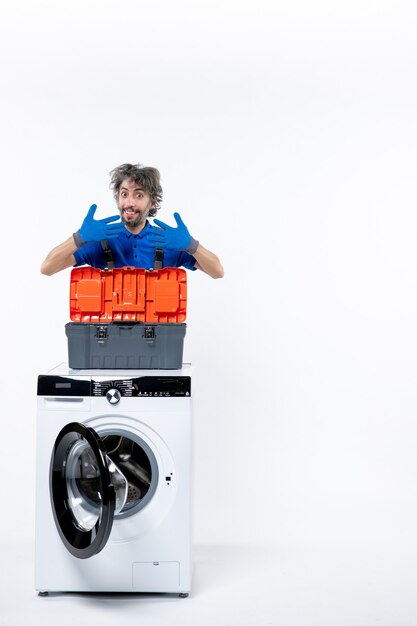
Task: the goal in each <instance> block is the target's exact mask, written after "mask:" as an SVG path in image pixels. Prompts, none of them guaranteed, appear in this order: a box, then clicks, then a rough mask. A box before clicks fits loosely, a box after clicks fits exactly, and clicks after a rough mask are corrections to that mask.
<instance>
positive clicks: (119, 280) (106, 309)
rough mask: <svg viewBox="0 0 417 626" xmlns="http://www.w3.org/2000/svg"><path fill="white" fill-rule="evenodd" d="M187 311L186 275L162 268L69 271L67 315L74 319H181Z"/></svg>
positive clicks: (173, 320)
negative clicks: (68, 307)
mask: <svg viewBox="0 0 417 626" xmlns="http://www.w3.org/2000/svg"><path fill="white" fill-rule="evenodd" d="M186 312H187V274H186V271H185V270H184V269H180V268H175V267H165V268H163V269H158V270H145V269H141V268H134V267H122V268H115V269H112V270H100V269H97V268H93V267H89V266H83V267H76V268H74V269H73V270H72V271H71V281H70V318H71V320H72V321H74V322H88V323H96V322H104V323H107V322H153V323H170V322H172V323H178V322H183V321H184V320H185V318H186Z"/></svg>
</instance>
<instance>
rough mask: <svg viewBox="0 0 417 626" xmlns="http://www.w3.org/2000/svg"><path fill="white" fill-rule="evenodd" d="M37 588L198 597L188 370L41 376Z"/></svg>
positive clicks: (62, 370)
mask: <svg viewBox="0 0 417 626" xmlns="http://www.w3.org/2000/svg"><path fill="white" fill-rule="evenodd" d="M37 402H38V405H37V456H36V459H37V460H36V465H37V476H36V489H37V492H36V536H35V546H36V553H35V587H36V589H37V590H38V591H39V593H40V595H47V594H48V593H49V592H66V591H70V592H83V591H86V592H165V593H175V594H178V595H179V596H183V597H184V596H187V595H188V593H189V591H190V588H191V462H192V460H191V456H192V455H191V417H192V410H191V365H189V364H185V365H183V367H182V369H179V370H172V371H170V370H125V371H121V370H71V369H69V368H68V367H67V366H66V365H65V364H61V365H60V366H58V367H56V368H54V369H53V370H50V371H49V372H48V373H46V374H43V375H40V376H39V377H38V398H37Z"/></svg>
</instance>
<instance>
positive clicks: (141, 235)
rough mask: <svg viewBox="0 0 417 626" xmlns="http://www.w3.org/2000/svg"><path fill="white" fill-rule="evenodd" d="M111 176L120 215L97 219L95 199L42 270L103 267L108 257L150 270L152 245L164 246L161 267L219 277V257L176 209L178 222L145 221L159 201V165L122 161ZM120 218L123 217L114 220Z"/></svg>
mask: <svg viewBox="0 0 417 626" xmlns="http://www.w3.org/2000/svg"><path fill="white" fill-rule="evenodd" d="M110 175H111V183H110V186H111V188H112V189H113V193H114V197H115V200H116V202H117V204H118V208H119V212H120V216H119V215H113V216H112V217H107V218H105V219H102V220H96V219H94V214H95V212H96V209H97V206H96V205H95V204H93V205H92V206H91V207H90V209H89V211H88V213H87V215H86V217H85V219H84V221H83V223H82V225H81V228H80V229H79V230H77V231H76V232H75V233H74V234H73V235H72V236H71V237H69V238H68V239H67V240H66V241H64V242H63V243H62V244H60V245H59V246H57V247H56V248H54V249H53V250H51V252H50V253H49V254H48V256H47V257H46V259H45V260H44V262H43V263H42V266H41V272H42V274H46V275H47V276H51V275H52V274H55V273H56V272H59V271H61V270H63V269H65V268H67V267H70V266H73V265H86V264H87V265H91V266H92V267H98V268H102V269H103V268H105V267H106V266H107V263H108V259H109V257H110V258H111V260H112V261H113V263H114V266H115V267H123V266H131V267H143V268H145V269H151V268H153V267H154V259H155V248H162V250H163V266H164V267H185V268H187V269H189V270H195V269H200V270H202V271H203V272H205V273H206V274H208V275H209V276H211V277H212V278H222V277H223V267H222V265H221V263H220V261H219V259H218V257H217V256H216V255H215V254H214V253H213V252H210V251H209V250H207V249H206V248H204V247H203V246H202V245H201V243H199V242H198V241H197V240H196V239H194V238H193V237H191V235H190V233H189V232H188V229H187V227H186V225H185V224H184V222H183V221H182V219H181V216H180V215H179V214H178V213H174V218H175V221H176V224H177V225H176V227H171V226H169V225H168V224H165V223H164V222H161V221H160V220H157V219H154V223H155V224H156V225H157V226H152V225H151V224H150V223H149V221H148V217H153V216H154V215H156V213H157V211H158V209H159V208H160V202H161V200H162V187H161V184H160V175H159V172H158V170H157V169H155V168H153V167H144V166H142V165H140V164H139V163H138V164H136V165H131V164H130V163H125V164H124V165H120V166H119V167H116V168H115V169H114V170H113V171H112V172H110ZM119 217H120V218H121V222H116V220H118V219H119Z"/></svg>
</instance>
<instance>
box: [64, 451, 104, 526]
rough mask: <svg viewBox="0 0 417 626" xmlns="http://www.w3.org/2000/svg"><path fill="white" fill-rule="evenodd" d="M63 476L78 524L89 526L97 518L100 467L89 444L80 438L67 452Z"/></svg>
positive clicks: (100, 501) (99, 499)
mask: <svg viewBox="0 0 417 626" xmlns="http://www.w3.org/2000/svg"><path fill="white" fill-rule="evenodd" d="M65 480H66V486H67V493H68V506H69V509H70V511H71V514H72V515H73V517H74V520H75V521H76V523H77V525H78V527H79V528H80V529H81V530H91V529H92V528H94V526H95V525H96V524H97V522H98V520H99V519H100V513H101V506H102V494H101V479H100V468H99V466H98V463H97V459H96V457H95V455H94V453H93V451H92V450H91V447H90V445H89V444H88V443H87V441H85V440H84V439H79V440H78V441H76V442H75V444H74V445H73V446H72V448H71V450H70V451H69V453H68V458H67V463H66V468H65Z"/></svg>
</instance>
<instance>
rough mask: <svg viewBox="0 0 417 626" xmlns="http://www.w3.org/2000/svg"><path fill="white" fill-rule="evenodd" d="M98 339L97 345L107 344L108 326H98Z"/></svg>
mask: <svg viewBox="0 0 417 626" xmlns="http://www.w3.org/2000/svg"><path fill="white" fill-rule="evenodd" d="M96 339H97V343H105V341H106V339H107V327H106V326H97V330H96Z"/></svg>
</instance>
